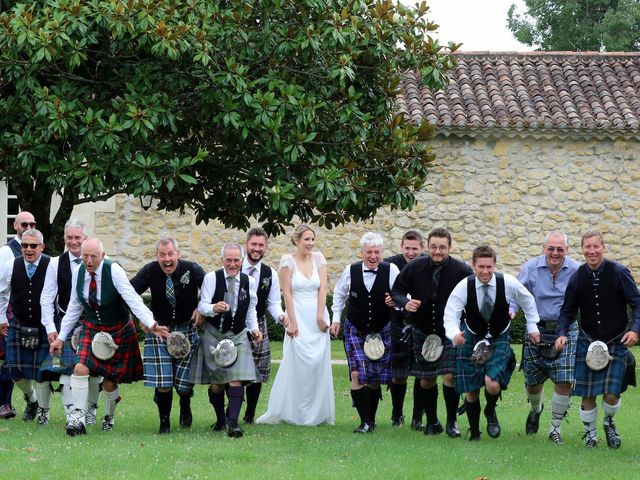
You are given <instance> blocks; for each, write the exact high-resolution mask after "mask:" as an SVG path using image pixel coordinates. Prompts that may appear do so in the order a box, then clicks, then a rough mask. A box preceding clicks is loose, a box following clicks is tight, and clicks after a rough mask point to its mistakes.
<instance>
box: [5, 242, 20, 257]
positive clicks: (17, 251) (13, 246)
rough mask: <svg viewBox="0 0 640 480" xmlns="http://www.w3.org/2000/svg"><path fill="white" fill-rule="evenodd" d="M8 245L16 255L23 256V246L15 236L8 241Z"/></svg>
mask: <svg viewBox="0 0 640 480" xmlns="http://www.w3.org/2000/svg"><path fill="white" fill-rule="evenodd" d="M7 247H9V248H10V249H11V251H12V252H13V256H14V257H20V256H22V247H21V246H20V243H18V241H17V240H16V239H15V238H12V239H11V240H9V241H8V242H7Z"/></svg>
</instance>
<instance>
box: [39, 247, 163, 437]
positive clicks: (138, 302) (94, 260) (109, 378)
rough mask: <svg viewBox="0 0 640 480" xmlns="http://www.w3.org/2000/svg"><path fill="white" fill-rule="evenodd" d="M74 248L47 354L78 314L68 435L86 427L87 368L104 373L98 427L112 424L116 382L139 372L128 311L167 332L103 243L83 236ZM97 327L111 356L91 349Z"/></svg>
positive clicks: (58, 349) (154, 328)
mask: <svg viewBox="0 0 640 480" xmlns="http://www.w3.org/2000/svg"><path fill="white" fill-rule="evenodd" d="M80 251H81V254H82V265H80V268H79V269H78V272H77V273H76V275H74V277H73V281H72V287H71V299H70V300H69V305H68V307H67V313H66V314H65V316H64V317H63V318H62V324H61V326H60V334H59V335H58V338H57V339H56V340H55V341H54V342H53V343H52V344H51V347H50V352H51V353H52V354H53V353H54V352H57V353H58V355H60V354H61V353H62V346H63V344H64V341H65V340H66V339H67V338H68V336H69V335H70V334H71V330H72V328H73V327H74V325H75V324H76V323H77V322H78V321H79V320H80V324H81V329H80V332H79V334H78V348H77V352H76V364H75V367H74V368H73V375H72V376H71V382H70V383H71V395H72V397H73V410H72V411H71V414H70V415H69V420H68V421H67V426H66V432H67V435H70V436H75V435H84V434H85V433H86V428H85V421H86V420H85V415H86V412H87V401H88V393H89V375H90V374H94V375H101V376H103V377H104V381H103V398H104V412H105V416H104V419H103V421H102V430H103V431H104V432H110V431H111V430H113V425H114V420H115V418H114V417H115V412H116V405H117V402H118V401H119V399H120V388H119V384H120V383H131V382H136V381H138V380H141V379H142V378H143V375H142V359H141V357H140V347H139V346H138V335H137V333H136V329H135V326H134V324H133V321H132V320H131V318H130V311H131V312H133V314H134V315H135V316H136V318H138V320H139V321H140V323H142V324H143V325H144V326H145V327H146V328H148V329H149V330H151V331H152V332H153V333H154V334H155V335H157V336H159V337H165V338H166V337H167V336H168V335H169V331H168V329H167V327H165V326H161V325H160V324H159V323H158V322H156V321H155V320H154V319H153V314H152V313H151V311H150V310H149V309H148V308H147V307H146V306H145V305H144V302H143V301H142V298H140V296H139V295H138V294H137V293H136V291H135V290H134V289H133V287H132V286H131V283H129V280H128V279H127V274H126V273H125V271H124V269H123V268H122V267H121V266H120V265H118V264H117V263H115V262H113V261H111V260H109V259H106V258H105V253H104V247H103V245H102V242H101V241H100V240H99V239H98V238H95V237H93V238H92V237H90V238H87V239H86V240H85V241H84V242H83V243H82V247H81V249H80ZM81 316H82V319H81V318H80V317H81ZM98 333H108V334H109V335H110V336H111V337H112V342H113V343H114V344H115V346H116V348H115V351H114V352H113V355H112V356H110V357H109V356H108V355H105V354H104V351H102V352H101V353H100V358H98V356H96V354H95V353H94V351H93V347H92V341H93V339H94V337H95V336H96V335H97V334H98ZM101 336H102V335H101Z"/></svg>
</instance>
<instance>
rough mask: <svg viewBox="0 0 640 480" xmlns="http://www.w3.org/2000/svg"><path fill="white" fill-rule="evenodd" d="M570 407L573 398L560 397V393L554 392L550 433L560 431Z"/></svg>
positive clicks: (567, 396)
mask: <svg viewBox="0 0 640 480" xmlns="http://www.w3.org/2000/svg"><path fill="white" fill-rule="evenodd" d="M570 406H571V397H570V396H569V395H560V394H559V393H558V392H553V396H552V397H551V428H550V429H549V433H551V432H552V431H553V430H557V431H558V432H559V431H560V425H561V424H562V420H564V417H565V415H566V414H567V410H569V407H570Z"/></svg>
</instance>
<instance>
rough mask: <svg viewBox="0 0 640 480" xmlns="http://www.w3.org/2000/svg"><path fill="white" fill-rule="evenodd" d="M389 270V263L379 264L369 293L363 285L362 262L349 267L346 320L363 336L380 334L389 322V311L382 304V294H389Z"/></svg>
mask: <svg viewBox="0 0 640 480" xmlns="http://www.w3.org/2000/svg"><path fill="white" fill-rule="evenodd" d="M389 270H390V264H389V263H387V262H380V264H379V265H378V273H377V274H376V279H375V281H374V282H373V285H372V286H371V291H367V287H365V285H364V278H363V273H362V262H356V263H354V264H352V265H351V288H350V289H349V305H348V308H349V311H348V312H347V318H348V319H349V321H350V322H351V323H353V324H354V325H355V327H356V328H357V329H358V330H359V331H360V332H361V333H363V334H365V335H366V334H368V333H371V332H380V331H381V330H382V329H384V327H385V326H386V324H387V323H389V321H390V320H391V309H390V308H389V307H388V306H387V305H386V304H385V303H384V294H385V293H391V292H390V286H389Z"/></svg>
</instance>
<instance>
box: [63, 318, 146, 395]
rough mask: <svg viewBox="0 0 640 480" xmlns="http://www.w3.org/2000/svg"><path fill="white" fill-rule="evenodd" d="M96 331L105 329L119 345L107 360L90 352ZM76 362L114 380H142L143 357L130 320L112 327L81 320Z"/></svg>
mask: <svg viewBox="0 0 640 480" xmlns="http://www.w3.org/2000/svg"><path fill="white" fill-rule="evenodd" d="M98 332H108V333H110V334H111V336H112V337H113V341H114V342H115V343H116V344H117V345H118V349H117V350H116V353H115V354H114V355H113V357H111V358H110V359H109V360H100V359H98V358H96V357H94V355H93V353H91V342H92V340H93V336H94V335H95V334H96V333H98ZM76 363H81V364H82V365H84V366H85V367H87V368H88V369H89V370H90V371H91V373H92V374H94V375H102V376H103V377H104V378H106V379H109V380H111V381H113V382H116V383H131V382H137V381H138V380H142V378H143V376H144V375H143V369H142V357H141V356H140V346H139V345H138V335H137V333H136V329H135V326H134V325H133V321H132V320H129V321H128V322H120V323H118V324H116V325H114V326H112V327H105V326H102V325H96V324H95V323H91V322H89V321H87V320H83V321H82V330H81V331H80V335H79V336H78V350H77V353H76Z"/></svg>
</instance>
